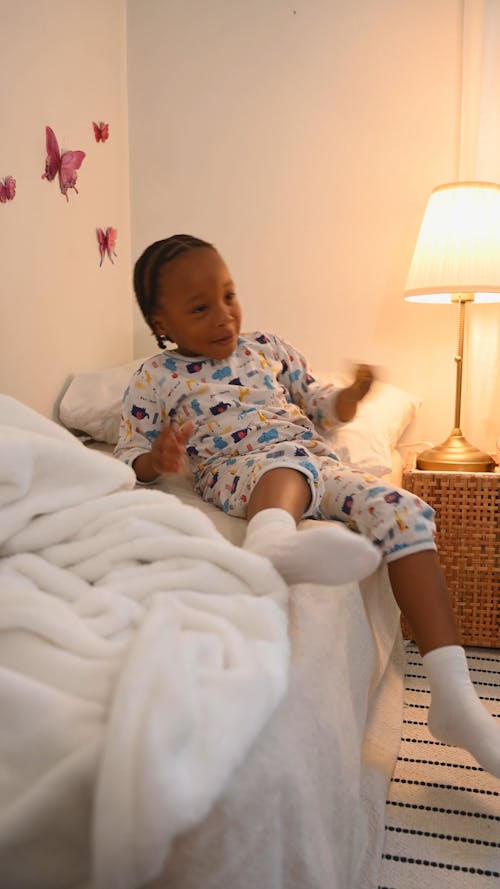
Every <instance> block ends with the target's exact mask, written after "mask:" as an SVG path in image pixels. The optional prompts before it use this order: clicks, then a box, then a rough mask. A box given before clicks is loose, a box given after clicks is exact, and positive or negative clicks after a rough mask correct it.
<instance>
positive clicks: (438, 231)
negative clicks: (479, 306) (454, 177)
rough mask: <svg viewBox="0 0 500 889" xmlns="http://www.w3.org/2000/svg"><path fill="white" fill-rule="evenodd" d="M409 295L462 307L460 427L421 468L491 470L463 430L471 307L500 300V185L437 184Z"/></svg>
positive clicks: (426, 457)
mask: <svg viewBox="0 0 500 889" xmlns="http://www.w3.org/2000/svg"><path fill="white" fill-rule="evenodd" d="M404 298H405V299H406V300H408V301H409V302H423V303H456V304H457V305H458V309H459V319H458V351H457V355H456V356H455V362H456V386H455V425H454V428H453V430H452V432H451V434H450V435H449V436H448V438H447V439H446V440H445V441H444V442H443V443H442V444H440V445H437V446H436V447H434V448H430V449H429V450H427V451H424V452H423V453H421V454H419V455H418V457H417V464H416V465H417V469H430V470H438V471H439V470H441V471H443V470H444V471H446V470H448V471H453V472H457V471H458V472H491V471H493V470H494V468H495V461H494V460H493V458H492V457H491V456H490V455H489V454H486V453H484V452H483V451H480V450H479V449H478V448H476V447H474V445H471V444H469V442H468V441H467V440H466V439H465V438H464V436H463V434H462V431H461V429H460V407H461V400H462V367H463V346H464V329H465V307H466V305H467V303H471V302H483V303H485V302H500V185H496V184H495V183H492V182H451V183H448V184H446V185H440V186H438V188H435V189H434V190H433V192H432V194H431V196H430V198H429V202H428V204H427V208H426V210H425V214H424V218H423V221H422V225H421V228H420V232H419V235H418V238H417V244H416V247H415V252H414V254H413V259H412V263H411V266H410V271H409V274H408V280H407V282H406V287H405V291H404Z"/></svg>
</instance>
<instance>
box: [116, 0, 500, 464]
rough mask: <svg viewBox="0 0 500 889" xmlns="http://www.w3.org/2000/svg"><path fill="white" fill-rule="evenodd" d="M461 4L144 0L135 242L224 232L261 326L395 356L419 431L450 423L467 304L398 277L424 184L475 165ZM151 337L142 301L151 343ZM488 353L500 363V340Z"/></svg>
mask: <svg viewBox="0 0 500 889" xmlns="http://www.w3.org/2000/svg"><path fill="white" fill-rule="evenodd" d="M467 2H469V3H470V2H471V0H466V3H467ZM472 2H476V3H477V0H472ZM462 15H463V4H462V0H439V2H438V3H436V2H435V0H405V2H401V0H359V2H356V3H346V2H345V0H289V2H288V0H251V2H250V0H168V2H165V0H128V22H129V44H128V73H129V117H130V153H131V211H132V257H133V259H135V258H136V257H137V256H138V254H139V253H140V252H141V250H142V249H143V248H144V247H145V246H146V245H147V244H148V243H150V242H151V241H153V240H155V239H157V238H160V237H165V236H167V235H169V234H172V233H174V232H178V231H188V232H190V233H192V234H196V235H199V236H201V237H204V238H207V239H208V240H211V241H213V242H214V243H215V244H216V246H217V247H218V248H219V249H220V251H221V253H222V254H223V255H224V257H225V259H226V260H227V262H228V264H229V266H230V267H231V269H232V271H233V275H234V277H235V279H236V283H237V285H238V289H239V295H240V298H241V300H242V303H243V306H244V312H245V319H244V320H245V327H246V328H247V329H251V328H254V327H261V328H264V329H266V328H267V329H271V330H274V331H276V332H278V333H280V334H282V335H283V336H285V337H286V338H288V339H289V340H291V341H292V342H293V343H294V344H295V345H296V346H298V347H299V348H301V349H302V350H303V351H304V352H305V353H306V354H307V355H308V356H309V358H310V360H311V362H312V363H313V366H314V367H316V368H317V369H326V368H332V367H339V366H343V361H344V360H345V359H354V360H358V359H359V360H364V361H370V362H373V363H375V364H377V365H381V366H382V367H383V371H382V372H383V373H384V374H385V376H386V377H387V378H389V379H391V380H392V381H394V382H396V383H399V384H400V385H402V386H405V387H407V388H409V389H411V390H413V391H416V392H418V393H419V394H421V395H422V396H423V397H424V399H425V403H424V408H423V411H422V414H421V417H420V420H419V422H418V423H417V425H416V427H415V428H414V429H413V430H411V435H412V436H414V437H418V438H425V439H430V440H435V441H440V440H441V439H443V438H444V437H445V436H446V435H447V434H448V433H449V431H450V430H451V427H452V425H453V398H454V373H455V366H454V362H453V356H454V352H455V339H456V329H455V321H454V317H453V312H452V310H451V309H449V308H448V307H446V306H442V307H440V306H435V307H431V306H421V305H412V304H408V303H405V302H404V301H403V297H402V294H403V288H404V284H405V280H406V275H407V271H408V267H409V263H410V259H411V254H412V250H413V246H414V243H415V240H416V236H417V232H418V228H419V225H420V220H421V216H422V213H423V210H424V208H425V204H426V200H427V197H428V195H429V193H430V192H431V190H432V189H433V188H434V187H435V186H436V185H438V184H441V183H443V182H447V181H451V180H454V179H456V178H458V175H459V150H460V123H461V115H460V107H461V106H460V101H461V92H462V83H461V77H462V65H461V50H462ZM497 157H498V152H497ZM497 179H498V177H497ZM478 308H479V307H478ZM488 308H489V311H490V313H492V314H491V315H490V318H493V319H495V318H496V323H498V320H499V319H500V314H499V313H498V312H497V308H496V307H488ZM475 311H476V307H474V312H475ZM479 311H481V310H480V309H479ZM495 313H496V314H495ZM470 314H472V313H470ZM494 323H495V321H494ZM154 348H155V346H154V341H153V340H152V339H151V336H150V335H149V334H148V333H147V330H146V328H145V326H144V325H143V323H142V321H141V319H140V317H139V314H138V312H136V314H135V351H136V354H144V353H146V352H151V351H152V350H153V349H154ZM487 351H488V349H486V350H485V349H484V342H483V349H482V354H483V355H485V353H486V352H487ZM488 360H489V362H490V364H489V366H488V365H486V366H485V367H483V374H482V375H483V376H488V377H489V379H492V378H493V377H494V376H495V374H496V372H497V368H498V344H496V351H495V350H494V348H493V346H491V347H490V348H489V359H488ZM478 371H479V368H478V367H475V368H474V372H475V375H476V379H475V380H474V386H475V388H474V389H473V394H474V396H475V405H477V391H478V390H477V384H478V382H479V381H478V380H477V376H478V375H479V374H478ZM466 388H467V387H466ZM490 389H491V387H490ZM494 395H495V389H494V387H493V391H490V393H489V397H488V400H487V403H486V405H484V406H483V409H482V410H481V411H480V412H479V415H478V413H477V408H476V407H475V408H474V409H475V410H476V415H475V429H474V430H473V429H470V430H468V429H467V415H468V412H469V413H470V404H469V405H468V404H465V405H464V412H463V418H464V424H463V425H464V431H465V432H466V433H467V432H469V433H470V435H469V437H473V432H474V433H475V436H474V441H475V443H476V444H480V445H482V446H483V447H486V446H488V447H489V448H492V447H493V444H494V439H495V435H494V429H495V428H496V430H497V434H498V433H500V421H498V420H496V421H495V419H494V417H493V402H492V399H493V398H494ZM469 400H470V399H469ZM488 424H489V425H488ZM478 439H479V441H478Z"/></svg>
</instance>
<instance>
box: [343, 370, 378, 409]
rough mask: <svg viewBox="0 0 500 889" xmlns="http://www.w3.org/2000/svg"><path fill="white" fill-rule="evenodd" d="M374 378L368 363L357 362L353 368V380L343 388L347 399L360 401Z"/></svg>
mask: <svg viewBox="0 0 500 889" xmlns="http://www.w3.org/2000/svg"><path fill="white" fill-rule="evenodd" d="M374 379H375V375H374V373H373V369H372V368H371V367H370V365H369V364H358V365H357V366H356V368H355V370H354V381H353V382H352V383H351V385H350V386H348V387H347V389H345V390H344V391H345V393H346V396H347V397H348V399H349V400H350V401H352V402H355V403H356V404H357V403H358V401H361V399H362V398H364V397H365V395H367V394H368V392H369V391H370V389H371V385H372V383H373V381H374Z"/></svg>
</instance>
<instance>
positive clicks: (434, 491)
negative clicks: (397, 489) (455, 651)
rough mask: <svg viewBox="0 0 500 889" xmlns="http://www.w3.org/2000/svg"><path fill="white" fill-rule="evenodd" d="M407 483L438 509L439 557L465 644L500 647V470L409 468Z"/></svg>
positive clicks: (407, 631) (407, 633)
mask: <svg viewBox="0 0 500 889" xmlns="http://www.w3.org/2000/svg"><path fill="white" fill-rule="evenodd" d="M403 487H404V488H406V490H407V491H411V492H412V493H414V494H416V495H417V496H418V497H421V498H422V500H425V501H426V503H428V504H429V506H432V507H433V509H435V511H436V532H437V533H436V543H437V547H438V552H439V559H440V562H441V565H442V567H443V570H444V573H445V576H446V580H447V583H448V588H449V591H450V596H451V600H452V604H453V608H454V611H455V615H456V619H457V624H458V627H459V629H460V632H461V635H462V642H463V644H464V645H479V646H486V647H489V648H499V647H500V474H499V473H495V472H431V471H427V470H420V469H410V470H406V471H405V472H404V473H403ZM402 625H403V634H404V636H405V638H407V639H408V638H409V639H411V638H412V637H411V629H410V627H409V626H408V625H407V623H406V621H404V620H403V622H402Z"/></svg>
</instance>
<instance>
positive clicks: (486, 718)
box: [422, 645, 500, 778]
mask: <svg viewBox="0 0 500 889" xmlns="http://www.w3.org/2000/svg"><path fill="white" fill-rule="evenodd" d="M422 661H423V664H424V667H425V670H426V672H427V676H428V679H429V685H430V689H431V706H430V710H429V731H430V732H431V733H432V734H433V735H434V737H435V738H437V739H438V740H439V741H444V743H445V744H453V745H455V746H456V747H463V748H464V749H465V750H468V751H469V753H472V756H474V757H475V759H476V760H477V761H478V763H479V765H480V766H482V767H483V769H486V771H487V772H490V773H491V774H492V775H495V777H496V778H500V723H499V722H496V721H495V718H494V717H493V716H492V715H491V714H490V713H488V711H487V710H486V708H485V707H484V705H483V704H482V702H481V701H480V700H479V698H478V696H477V692H476V690H475V688H474V686H473V684H472V681H471V678H470V675H469V668H468V666H467V659H466V656H465V651H464V649H463V648H462V647H461V646H460V645H446V646H443V648H435V649H434V650H433V651H429V652H428V653H427V654H425V655H424V656H423V658H422Z"/></svg>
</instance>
